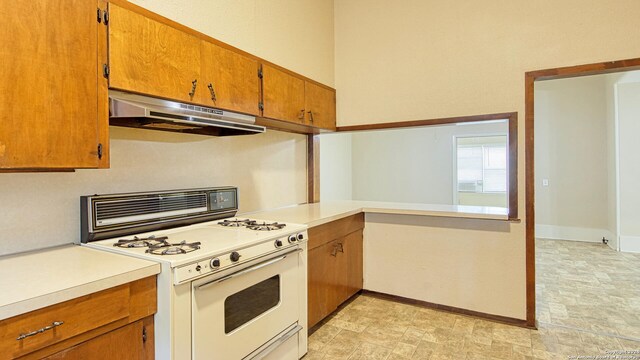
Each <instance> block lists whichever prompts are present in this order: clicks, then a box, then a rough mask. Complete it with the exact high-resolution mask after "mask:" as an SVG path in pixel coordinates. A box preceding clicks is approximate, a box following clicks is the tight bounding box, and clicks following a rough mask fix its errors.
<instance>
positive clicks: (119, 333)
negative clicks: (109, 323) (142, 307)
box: [45, 320, 153, 360]
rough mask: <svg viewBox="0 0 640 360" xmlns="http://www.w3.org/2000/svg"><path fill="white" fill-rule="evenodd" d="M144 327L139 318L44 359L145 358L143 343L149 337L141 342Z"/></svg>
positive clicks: (125, 359)
mask: <svg viewBox="0 0 640 360" xmlns="http://www.w3.org/2000/svg"><path fill="white" fill-rule="evenodd" d="M144 327H145V320H139V321H136V322H134V323H132V324H129V325H126V326H123V327H121V328H119V329H116V330H114V331H111V332H108V333H106V334H104V335H101V336H98V337H96V338H94V339H92V340H89V341H86V342H84V343H81V344H79V345H76V346H74V347H72V348H69V349H65V350H63V351H61V352H59V353H56V354H54V355H51V356H48V357H46V358H45V359H47V360H58V359H66V360H83V359H92V360H93V359H95V360H112V359H122V360H127V359H131V360H134V359H135V360H137V359H145V358H147V357H146V352H145V345H146V344H147V342H148V341H149V338H148V336H147V342H143V339H142V332H143V328H144ZM152 335H153V334H152ZM151 340H152V341H153V338H151Z"/></svg>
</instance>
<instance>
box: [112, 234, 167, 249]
mask: <svg viewBox="0 0 640 360" xmlns="http://www.w3.org/2000/svg"><path fill="white" fill-rule="evenodd" d="M167 239H169V238H168V237H166V236H161V237H155V236H153V235H151V236H149V237H146V238H139V237H137V236H134V237H133V239H120V240H118V242H116V243H115V244H113V246H117V247H121V248H141V247H151V246H157V245H161V244H169V243H168V242H167Z"/></svg>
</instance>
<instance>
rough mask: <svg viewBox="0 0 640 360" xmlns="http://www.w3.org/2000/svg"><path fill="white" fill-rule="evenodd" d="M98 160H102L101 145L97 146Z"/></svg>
mask: <svg viewBox="0 0 640 360" xmlns="http://www.w3.org/2000/svg"><path fill="white" fill-rule="evenodd" d="M98 159H102V144H101V143H100V144H98Z"/></svg>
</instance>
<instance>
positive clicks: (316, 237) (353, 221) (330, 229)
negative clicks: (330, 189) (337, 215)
mask: <svg viewBox="0 0 640 360" xmlns="http://www.w3.org/2000/svg"><path fill="white" fill-rule="evenodd" d="M363 228H364V213H358V214H355V215H351V216H348V217H345V218H342V219H339V220H335V221H331V222H328V223H326V224H322V225H318V226H314V227H312V228H309V230H308V233H309V243H308V245H307V246H308V248H309V249H313V248H316V247H318V246H321V245H323V244H326V243H328V242H330V241H333V240H335V239H338V238H340V237H343V236H345V235H347V234H351V233H352V232H354V231H358V230H361V229H363Z"/></svg>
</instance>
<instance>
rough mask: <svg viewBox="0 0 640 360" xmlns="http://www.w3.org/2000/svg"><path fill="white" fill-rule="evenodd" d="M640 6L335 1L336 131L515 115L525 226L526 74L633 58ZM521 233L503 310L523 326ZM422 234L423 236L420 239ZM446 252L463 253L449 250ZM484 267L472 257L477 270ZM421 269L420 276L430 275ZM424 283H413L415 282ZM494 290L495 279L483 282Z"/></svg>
mask: <svg viewBox="0 0 640 360" xmlns="http://www.w3.org/2000/svg"><path fill="white" fill-rule="evenodd" d="M638 18H640V2H638V1H636V0H621V1H616V2H611V1H608V0H596V1H591V2H589V4H588V6H585V4H584V2H581V1H578V0H559V1H525V0H516V1H507V2H505V1H497V0H489V1H477V2H468V1H465V2H446V1H436V0H406V1H403V2H402V4H401V6H400V5H398V4H397V3H396V2H388V1H379V0H373V1H371V0H340V1H336V2H335V38H336V50H335V58H336V72H335V73H336V88H337V90H338V92H337V107H338V123H339V125H342V126H344V125H356V124H367V123H379V122H392V121H405V120H412V119H434V118H443V117H451V116H462V115H474V114H487V113H499V112H508V111H517V112H518V121H519V126H518V129H519V141H518V144H519V149H518V150H519V151H518V154H519V159H518V166H519V169H518V179H520V181H519V184H518V186H519V188H518V194H519V199H518V205H519V211H518V214H519V215H520V217H522V218H523V219H524V216H525V211H524V204H525V202H524V194H525V191H524V184H525V183H524V178H525V176H524V175H525V174H524V169H525V163H524V155H525V152H524V128H525V127H524V119H525V118H524V108H525V104H524V73H525V72H526V71H531V70H539V69H546V68H555V67H560V66H569V65H578V64H586V63H595V62H603V61H611V60H618V59H629V58H634V57H638V56H640V54H639V52H638V49H637V47H635V46H630V45H629V44H630V43H629V39H636V38H638V37H639V36H640V27H639V26H638V25H637V19H638ZM525 226H526V223H525V222H524V221H523V222H522V223H519V224H512V226H511V228H510V230H509V235H507V236H508V238H509V240H510V241H507V242H504V243H498V244H494V243H493V239H494V238H495V236H496V234H495V233H494V232H492V231H486V232H483V233H481V234H480V235H479V236H477V239H476V241H478V244H479V245H480V246H482V245H483V244H487V245H489V244H493V245H495V246H494V247H493V248H494V250H495V251H496V252H497V253H500V254H508V255H506V256H508V259H509V260H510V261H512V266H507V265H506V264H505V265H504V266H503V267H502V272H503V273H509V275H510V276H509V278H508V279H504V281H507V282H508V284H507V285H508V287H509V288H510V289H511V290H509V291H507V292H505V293H503V296H505V299H508V300H506V301H507V302H508V304H506V305H505V307H506V308H517V309H518V310H517V311H516V313H517V317H518V318H524V317H525V309H526V297H525V295H526V294H525V291H524V288H525V282H526V275H525ZM425 233H426V232H425ZM455 244H457V245H454V246H453V247H452V249H451V251H453V252H455V251H458V250H461V249H464V248H463V246H464V244H463V243H462V242H457V241H456V242H455ZM488 259H489V258H486V259H485V257H484V256H481V255H479V256H478V257H477V260H478V261H485V260H487V261H488ZM433 268H434V267H433V266H425V269H424V270H423V271H422V272H423V273H426V272H428V271H429V270H430V269H433ZM420 275H421V274H415V276H420ZM482 281H483V282H484V281H487V282H492V281H498V280H497V279H491V278H483V279H482Z"/></svg>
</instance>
